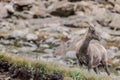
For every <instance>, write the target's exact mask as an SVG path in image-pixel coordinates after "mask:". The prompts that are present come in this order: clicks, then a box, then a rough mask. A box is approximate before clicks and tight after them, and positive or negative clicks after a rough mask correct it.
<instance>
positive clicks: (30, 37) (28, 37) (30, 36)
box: [26, 33, 38, 40]
mask: <svg viewBox="0 0 120 80" xmlns="http://www.w3.org/2000/svg"><path fill="white" fill-rule="evenodd" d="M26 39H27V40H37V39H38V36H37V35H36V34H33V33H30V34H27V35H26Z"/></svg>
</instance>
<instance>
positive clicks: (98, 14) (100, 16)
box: [92, 5, 111, 26]
mask: <svg viewBox="0 0 120 80" xmlns="http://www.w3.org/2000/svg"><path fill="white" fill-rule="evenodd" d="M92 15H93V16H94V18H95V20H97V21H98V22H99V23H100V24H101V25H104V26H106V25H108V23H109V22H110V21H111V14H110V12H109V11H108V10H106V9H105V8H101V7H100V6H95V5H94V6H92Z"/></svg>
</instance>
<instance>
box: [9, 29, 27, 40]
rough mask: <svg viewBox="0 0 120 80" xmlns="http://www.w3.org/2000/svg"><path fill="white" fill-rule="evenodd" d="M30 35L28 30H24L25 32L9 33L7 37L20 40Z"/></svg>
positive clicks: (15, 31)
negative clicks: (19, 38)
mask: <svg viewBox="0 0 120 80" xmlns="http://www.w3.org/2000/svg"><path fill="white" fill-rule="evenodd" d="M28 33H29V30H28V29H24V30H14V31H12V32H11V33H9V34H8V35H7V36H8V37H14V38H18V37H21V38H22V37H24V36H25V35H26V34H28Z"/></svg>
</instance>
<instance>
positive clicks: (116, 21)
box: [109, 13, 120, 29]
mask: <svg viewBox="0 0 120 80" xmlns="http://www.w3.org/2000/svg"><path fill="white" fill-rule="evenodd" d="M119 20H120V15H119V14H117V13H113V14H112V22H111V23H110V24H109V25H110V26H111V28H114V29H117V28H120V26H119V25H120V22H119Z"/></svg>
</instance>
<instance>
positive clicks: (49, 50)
mask: <svg viewBox="0 0 120 80" xmlns="http://www.w3.org/2000/svg"><path fill="white" fill-rule="evenodd" d="M44 52H45V53H50V54H53V52H54V50H53V49H45V50H44Z"/></svg>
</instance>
